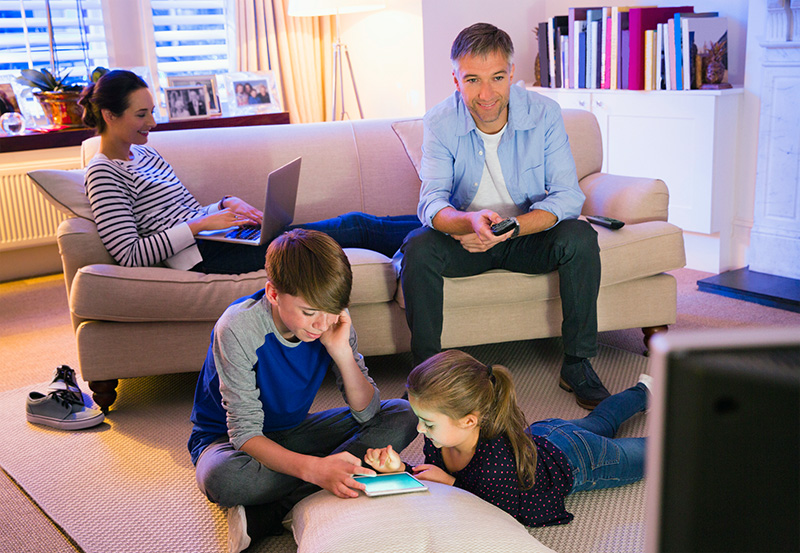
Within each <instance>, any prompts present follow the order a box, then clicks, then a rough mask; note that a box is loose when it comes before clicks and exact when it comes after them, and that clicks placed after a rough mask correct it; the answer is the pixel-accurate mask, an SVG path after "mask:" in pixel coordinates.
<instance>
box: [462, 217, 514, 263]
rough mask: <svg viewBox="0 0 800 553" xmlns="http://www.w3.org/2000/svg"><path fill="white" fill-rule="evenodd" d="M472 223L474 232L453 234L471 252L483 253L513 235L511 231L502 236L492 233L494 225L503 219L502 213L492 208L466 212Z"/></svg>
mask: <svg viewBox="0 0 800 553" xmlns="http://www.w3.org/2000/svg"><path fill="white" fill-rule="evenodd" d="M464 215H466V216H467V217H468V218H469V221H470V223H471V224H472V230H473V231H474V232H472V233H468V234H453V235H452V236H453V238H455V239H456V240H458V241H459V242H460V243H461V247H463V248H464V249H465V250H467V251H468V252H470V253H481V252H485V251H488V250H490V249H491V248H493V247H494V246H496V245H497V244H499V243H500V242H504V241H506V240H508V239H509V238H510V237H511V234H512V233H511V232H507V233H505V234H502V235H500V236H495V235H494V234H493V233H492V225H493V224H495V223H499V222H500V221H502V220H503V218H502V217H500V215H498V214H497V213H495V212H494V211H492V210H490V209H482V210H480V211H470V212H467V213H465V214H464Z"/></svg>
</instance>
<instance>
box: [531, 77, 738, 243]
mask: <svg viewBox="0 0 800 553" xmlns="http://www.w3.org/2000/svg"><path fill="white" fill-rule="evenodd" d="M530 90H535V91H536V92H539V93H541V94H543V95H545V96H548V97H550V98H552V99H554V100H556V101H557V102H558V103H559V104H560V105H561V107H562V108H565V109H566V108H577V109H586V110H589V111H591V112H592V113H594V114H595V116H596V117H597V120H598V123H599V124H600V131H601V133H602V136H603V171H604V172H606V173H613V174H617V175H628V176H638V177H653V178H658V179H661V180H663V181H664V182H665V183H667V187H668V188H669V194H670V200H669V221H670V222H671V223H673V224H675V225H677V226H679V227H681V228H682V229H683V230H685V231H690V232H696V233H702V234H714V233H729V232H730V228H731V224H732V220H733V205H734V203H733V201H734V192H735V190H734V185H735V166H736V133H737V121H738V118H739V104H740V102H741V98H742V89H741V88H734V89H728V90H697V91H695V90H692V91H640V90H583V89H579V90H575V89H552V88H530Z"/></svg>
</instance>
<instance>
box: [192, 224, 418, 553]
mask: <svg viewBox="0 0 800 553" xmlns="http://www.w3.org/2000/svg"><path fill="white" fill-rule="evenodd" d="M266 270H267V279H268V280H267V283H266V286H265V288H264V289H263V290H259V291H258V292H257V293H255V294H253V295H252V296H249V297H245V298H241V299H239V300H237V301H236V302H234V303H233V304H232V305H231V306H229V307H228V309H227V310H226V311H225V313H223V315H222V316H221V317H220V319H219V321H218V322H217V324H216V326H215V327H214V331H213V333H212V335H211V345H210V347H209V351H208V355H207V357H206V361H205V363H204V365H203V369H202V371H201V373H200V377H199V380H198V384H197V390H196V392H195V399H194V408H193V410H192V417H191V420H192V422H193V423H194V428H193V429H192V434H191V437H190V438H189V444H188V446H189V451H190V452H191V456H192V462H193V463H194V464H195V466H196V477H197V483H198V486H199V487H200V489H201V491H203V493H205V494H206V496H207V497H208V498H209V499H210V500H211V501H213V502H214V503H218V504H220V505H222V506H225V507H228V508H229V509H228V545H229V549H230V551H232V552H237V553H238V552H239V551H242V550H243V549H245V548H247V547H248V546H249V545H250V543H251V541H252V540H253V539H255V538H257V537H259V536H260V535H267V534H275V533H278V534H279V533H281V532H282V527H281V520H282V519H283V517H284V515H285V514H286V513H287V512H288V511H289V510H290V509H291V507H292V506H293V505H294V504H295V503H297V502H298V501H299V500H300V499H302V498H303V497H305V496H307V495H309V494H311V493H313V492H314V491H316V490H318V489H319V488H324V489H326V490H328V491H330V492H332V493H334V494H336V495H337V496H339V497H357V496H358V491H357V490H359V489H363V488H364V486H363V485H362V484H359V483H357V482H356V481H355V480H353V475H354V474H375V473H374V471H372V470H370V469H369V468H366V467H362V466H361V459H362V458H363V457H364V455H365V454H366V451H367V449H368V448H375V447H384V446H386V444H389V443H390V444H392V446H393V447H394V448H395V449H396V450H397V451H400V450H402V449H403V448H405V447H406V446H407V445H408V444H409V443H410V442H411V441H412V440H413V439H414V437H415V435H416V430H415V428H416V416H415V415H414V412H413V411H412V410H411V408H410V406H409V404H408V402H407V401H405V400H402V399H392V400H386V401H383V402H381V401H380V395H379V392H378V389H377V387H376V386H375V383H374V382H373V380H372V379H371V378H370V377H369V375H368V372H367V368H366V366H365V365H364V358H363V356H362V355H361V354H359V353H358V349H357V340H356V333H355V330H354V329H353V327H352V324H351V320H350V315H349V313H348V312H347V310H346V307H347V305H348V304H349V302H350V290H351V288H352V279H353V276H352V271H351V269H350V264H349V262H348V260H347V257H346V256H345V254H344V251H343V250H342V248H341V247H340V246H339V245H338V244H337V243H336V242H335V241H334V240H333V239H332V238H330V237H329V236H328V235H326V234H324V233H321V232H317V231H313V230H302V229H295V230H292V231H289V232H287V233H285V234H283V235H281V236H279V237H278V238H276V239H275V240H274V241H273V242H272V243H271V244H270V246H269V248H268V249H267V256H266ZM328 368H330V369H331V370H332V371H333V373H334V375H335V376H336V381H337V385H338V387H339V389H340V390H341V392H342V395H343V397H344V399H345V402H346V403H347V404H348V406H349V407H342V408H338V409H331V410H328V411H324V412H321V413H312V414H309V408H310V407H311V404H312V402H313V401H314V397H315V396H316V394H317V391H318V390H319V388H320V385H321V383H322V380H323V378H324V376H325V374H326V372H327V370H328Z"/></svg>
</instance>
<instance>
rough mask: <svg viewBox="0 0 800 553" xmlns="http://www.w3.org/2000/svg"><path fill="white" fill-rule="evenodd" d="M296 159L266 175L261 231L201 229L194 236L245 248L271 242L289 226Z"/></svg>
mask: <svg viewBox="0 0 800 553" xmlns="http://www.w3.org/2000/svg"><path fill="white" fill-rule="evenodd" d="M301 159H302V158H299V157H298V158H297V159H295V160H292V161H290V162H289V163H287V164H286V165H284V166H283V167H279V168H277V169H275V170H274V171H272V172H270V174H269V176H267V189H266V191H265V193H264V217H263V219H262V220H261V228H259V227H256V226H236V227H228V228H224V229H219V230H203V231H200V232H198V233H197V237H198V238H201V239H203V240H216V241H218V242H231V243H234V244H245V245H248V246H260V245H262V244H266V243H268V242H271V241H272V240H273V239H275V238H276V237H277V236H278V235H279V234H280V233H282V232H283V231H284V229H286V227H287V226H289V225H291V224H292V220H293V219H294V206H295V202H296V201H297V186H298V184H299V182H300V160H301Z"/></svg>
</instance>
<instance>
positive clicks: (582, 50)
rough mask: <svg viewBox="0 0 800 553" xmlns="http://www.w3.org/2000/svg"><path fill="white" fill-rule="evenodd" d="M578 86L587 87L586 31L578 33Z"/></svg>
mask: <svg viewBox="0 0 800 553" xmlns="http://www.w3.org/2000/svg"><path fill="white" fill-rule="evenodd" d="M583 23H584V25H585V24H586V22H585V21H584V22H583ZM578 87H579V88H586V31H581V32H580V33H579V34H578Z"/></svg>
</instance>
